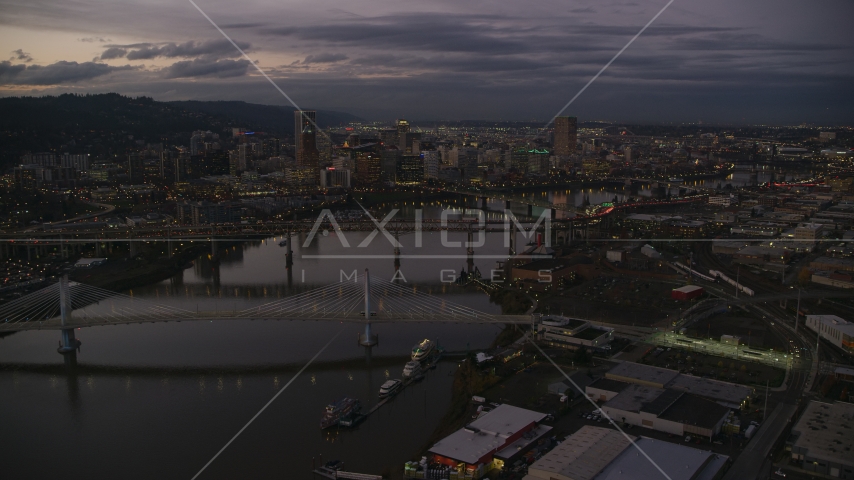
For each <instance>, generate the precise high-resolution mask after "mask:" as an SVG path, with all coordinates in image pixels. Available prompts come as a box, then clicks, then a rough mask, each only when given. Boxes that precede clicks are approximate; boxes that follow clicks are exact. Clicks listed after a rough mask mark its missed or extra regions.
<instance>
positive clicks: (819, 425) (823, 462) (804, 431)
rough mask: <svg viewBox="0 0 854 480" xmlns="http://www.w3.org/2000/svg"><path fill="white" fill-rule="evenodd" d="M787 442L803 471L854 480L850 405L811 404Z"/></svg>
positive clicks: (852, 408) (853, 428)
mask: <svg viewBox="0 0 854 480" xmlns="http://www.w3.org/2000/svg"><path fill="white" fill-rule="evenodd" d="M788 443H789V444H791V447H792V460H793V461H795V462H797V464H798V466H800V467H801V468H803V469H804V470H809V471H811V472H816V473H820V474H823V475H829V476H831V477H835V478H842V479H846V480H852V479H854V404H851V403H844V402H837V403H822V402H817V401H811V402H810V403H809V404H808V405H807V407H806V408H805V409H804V413H803V415H801V418H800V419H799V420H798V423H796V424H795V426H794V427H793V428H792V436H791V437H790V439H789V442H788Z"/></svg>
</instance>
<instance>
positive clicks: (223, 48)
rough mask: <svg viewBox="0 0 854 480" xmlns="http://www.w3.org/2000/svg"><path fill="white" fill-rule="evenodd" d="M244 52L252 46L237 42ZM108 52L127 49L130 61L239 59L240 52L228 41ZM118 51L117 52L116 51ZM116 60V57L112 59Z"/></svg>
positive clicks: (143, 46) (135, 46)
mask: <svg viewBox="0 0 854 480" xmlns="http://www.w3.org/2000/svg"><path fill="white" fill-rule="evenodd" d="M235 43H237V45H238V46H240V48H242V49H243V50H244V51H246V50H248V49H249V48H250V45H249V44H248V43H245V42H235ZM107 48H108V50H114V49H125V50H127V55H126V57H127V59H128V60H150V59H152V58H158V57H164V58H192V57H201V56H208V57H210V59H213V58H214V57H237V56H240V52H238V51H237V49H236V48H234V45H232V44H231V42H229V41H228V40H225V39H218V40H210V41H207V42H194V41H189V42H184V43H161V44H151V43H138V44H131V45H107ZM114 51H117V50H114ZM112 58H115V57H112Z"/></svg>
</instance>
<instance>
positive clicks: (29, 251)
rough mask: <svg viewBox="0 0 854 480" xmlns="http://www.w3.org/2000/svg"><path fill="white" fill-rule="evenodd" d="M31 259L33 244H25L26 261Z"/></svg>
mask: <svg viewBox="0 0 854 480" xmlns="http://www.w3.org/2000/svg"><path fill="white" fill-rule="evenodd" d="M32 261H33V246H32V245H27V262H32Z"/></svg>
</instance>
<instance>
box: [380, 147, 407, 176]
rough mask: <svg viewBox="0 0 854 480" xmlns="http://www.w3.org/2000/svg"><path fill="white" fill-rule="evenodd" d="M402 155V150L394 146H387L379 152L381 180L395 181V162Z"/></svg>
mask: <svg viewBox="0 0 854 480" xmlns="http://www.w3.org/2000/svg"><path fill="white" fill-rule="evenodd" d="M402 157H403V152H401V151H400V149H398V148H397V147H395V146H391V147H388V148H386V149H384V150H382V151H381V152H380V158H381V160H380V171H381V172H382V181H383V182H385V183H394V182H395V181H397V164H398V162H400V159H401V158H402Z"/></svg>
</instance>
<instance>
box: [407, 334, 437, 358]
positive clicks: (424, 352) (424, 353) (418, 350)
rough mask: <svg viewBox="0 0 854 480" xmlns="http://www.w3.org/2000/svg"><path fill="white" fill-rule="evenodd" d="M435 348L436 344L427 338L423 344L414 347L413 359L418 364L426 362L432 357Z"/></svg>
mask: <svg viewBox="0 0 854 480" xmlns="http://www.w3.org/2000/svg"><path fill="white" fill-rule="evenodd" d="M434 346H435V344H434V343H433V341H432V340H429V339H426V338H425V339H424V340H422V341H421V343H419V344H418V345H415V346H414V347H412V359H413V360H415V361H417V362H420V361H421V360H424V359H425V358H427V357H428V356H429V355H430V352H432V351H433V347H434Z"/></svg>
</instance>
